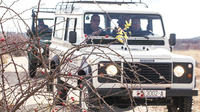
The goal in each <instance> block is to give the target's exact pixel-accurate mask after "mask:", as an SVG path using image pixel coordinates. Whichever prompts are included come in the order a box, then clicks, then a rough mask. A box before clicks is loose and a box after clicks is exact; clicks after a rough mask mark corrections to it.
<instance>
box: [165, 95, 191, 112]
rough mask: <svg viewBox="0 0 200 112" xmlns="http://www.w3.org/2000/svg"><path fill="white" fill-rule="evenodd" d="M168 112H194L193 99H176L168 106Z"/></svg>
mask: <svg viewBox="0 0 200 112" xmlns="http://www.w3.org/2000/svg"><path fill="white" fill-rule="evenodd" d="M167 109H168V112H192V97H191V96H189V97H176V98H173V103H172V104H170V105H167Z"/></svg>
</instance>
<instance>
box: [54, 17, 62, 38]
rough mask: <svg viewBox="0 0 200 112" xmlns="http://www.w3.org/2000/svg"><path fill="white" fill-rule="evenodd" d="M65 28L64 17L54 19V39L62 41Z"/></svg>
mask: <svg viewBox="0 0 200 112" xmlns="http://www.w3.org/2000/svg"><path fill="white" fill-rule="evenodd" d="M64 28H65V18H64V17H56V19H55V31H54V37H55V38H58V39H62V37H63V33H64Z"/></svg>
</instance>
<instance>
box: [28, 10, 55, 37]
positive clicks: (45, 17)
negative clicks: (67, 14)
mask: <svg viewBox="0 0 200 112" xmlns="http://www.w3.org/2000/svg"><path fill="white" fill-rule="evenodd" d="M37 11H38V10H37V9H33V10H32V32H33V34H34V35H35V36H39V37H40V38H41V40H50V39H51V34H52V27H53V24H54V19H53V17H54V9H53V8H41V9H40V10H39V12H37ZM37 14H38V15H37Z"/></svg>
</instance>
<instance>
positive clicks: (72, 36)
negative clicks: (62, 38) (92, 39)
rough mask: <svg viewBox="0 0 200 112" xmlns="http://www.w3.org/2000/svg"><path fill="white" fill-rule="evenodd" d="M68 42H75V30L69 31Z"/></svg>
mask: <svg viewBox="0 0 200 112" xmlns="http://www.w3.org/2000/svg"><path fill="white" fill-rule="evenodd" d="M69 42H70V43H76V32H75V31H70V32H69Z"/></svg>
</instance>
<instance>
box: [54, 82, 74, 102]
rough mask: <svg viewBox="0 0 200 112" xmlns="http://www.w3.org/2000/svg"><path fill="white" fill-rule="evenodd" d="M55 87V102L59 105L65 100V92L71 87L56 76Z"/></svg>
mask: <svg viewBox="0 0 200 112" xmlns="http://www.w3.org/2000/svg"><path fill="white" fill-rule="evenodd" d="M56 88H57V93H58V98H56V104H57V105H61V104H62V102H64V101H65V100H66V98H67V93H68V91H69V89H70V88H71V87H70V86H69V84H67V83H65V82H64V81H62V80H61V79H60V78H57V84H56Z"/></svg>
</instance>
